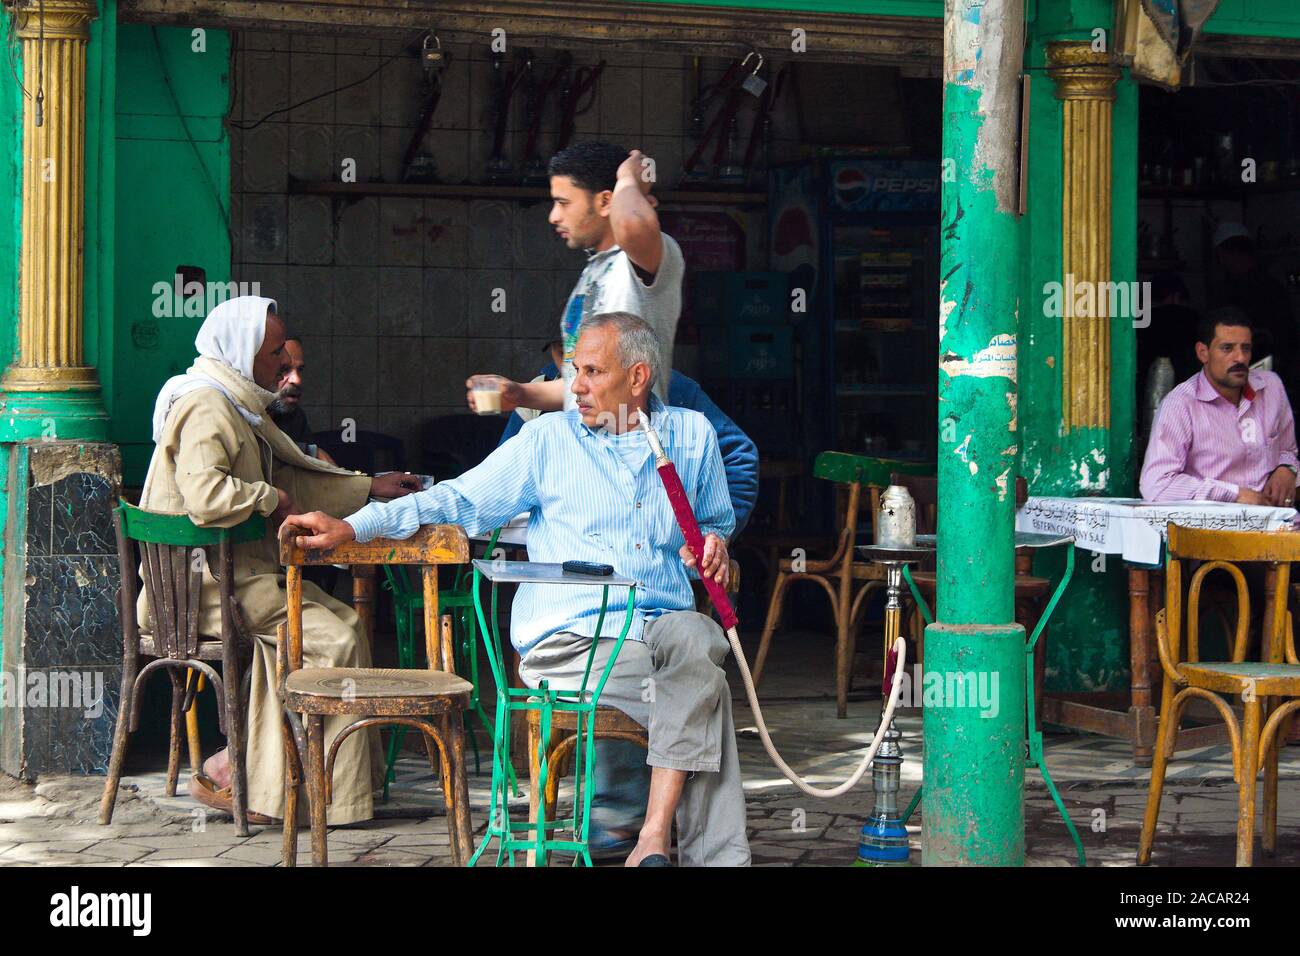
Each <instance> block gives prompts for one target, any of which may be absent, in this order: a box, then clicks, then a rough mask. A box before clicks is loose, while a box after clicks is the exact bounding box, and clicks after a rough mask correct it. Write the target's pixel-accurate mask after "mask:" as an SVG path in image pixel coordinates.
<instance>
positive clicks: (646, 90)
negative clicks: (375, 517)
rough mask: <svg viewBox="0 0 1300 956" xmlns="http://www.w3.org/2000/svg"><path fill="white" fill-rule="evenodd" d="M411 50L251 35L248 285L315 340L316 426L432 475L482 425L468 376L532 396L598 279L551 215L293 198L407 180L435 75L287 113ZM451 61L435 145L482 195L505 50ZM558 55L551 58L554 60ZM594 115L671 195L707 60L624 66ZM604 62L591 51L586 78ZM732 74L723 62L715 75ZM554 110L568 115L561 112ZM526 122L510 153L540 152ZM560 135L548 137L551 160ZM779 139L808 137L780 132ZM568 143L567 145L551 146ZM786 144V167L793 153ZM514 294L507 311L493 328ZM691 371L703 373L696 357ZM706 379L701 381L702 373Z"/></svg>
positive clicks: (242, 235)
mask: <svg viewBox="0 0 1300 956" xmlns="http://www.w3.org/2000/svg"><path fill="white" fill-rule="evenodd" d="M400 49H402V46H401V45H400V44H398V43H396V42H393V41H388V40H384V41H378V40H361V39H339V40H336V39H334V38H330V37H315V36H305V35H288V34H270V33H267V34H240V35H239V37H238V42H237V52H236V56H235V59H236V62H235V71H234V77H233V80H234V85H235V89H234V103H233V106H232V120H233V122H232V130H231V151H232V157H233V159H232V162H233V170H232V180H231V181H232V193H233V199H232V202H233V207H234V208H233V227H234V231H235V243H234V278H235V279H237V280H241V281H248V282H252V281H257V282H260V283H261V286H262V292H263V294H264V295H270V296H272V297H274V298H276V299H278V300H279V301H280V304H281V309H282V311H283V314H284V315H285V316H286V318H287V319H288V320H289V322H290V324H291V325H292V327H293V328H294V329H295V330H297V331H298V332H299V333H300V334H301V335H302V337H303V339H304V344H305V348H306V354H307V361H308V363H309V369H308V379H307V393H306V397H305V401H304V407H306V408H307V410H308V411H309V412H310V414H311V419H312V422H313V427H315V428H317V429H324V428H326V427H331V426H333V427H337V424H338V422H339V421H340V420H341V419H343V418H344V417H349V418H353V419H355V420H356V421H357V424H358V427H359V428H363V429H374V430H378V431H383V432H386V433H388V434H394V435H397V436H399V437H401V438H403V439H404V440H405V441H406V442H407V452H408V455H407V457H408V459H409V461H410V462H411V464H413V465H414V464H417V463H418V461H419V455H420V451H421V449H420V448H419V427H420V423H421V422H422V421H424V420H426V419H428V418H431V417H433V416H436V415H444V414H455V413H460V412H463V411H464V410H465V409H464V388H463V383H464V381H465V378H466V376H467V375H469V374H472V373H474V372H487V371H493V372H500V373H503V374H507V375H511V376H513V377H516V378H524V379H527V378H530V377H532V376H533V375H535V374H536V371H537V369H538V368H539V367H540V365H541V364H542V363H543V361H544V360H543V357H542V355H541V353H540V349H541V346H542V344H543V343H544V342H545V341H546V340H547V339H549V338H552V337H554V335H555V331H556V329H557V328H558V324H559V316H560V312H561V310H562V308H563V304H564V301H565V299H566V297H567V295H568V293H569V290H570V289H571V288H572V286H573V283H574V281H575V280H576V278H577V276H578V274H579V272H580V271H581V268H582V265H583V263H584V261H585V260H584V257H583V254H582V253H581V252H575V251H570V250H568V249H566V248H565V247H564V245H563V243H561V242H560V241H559V240H558V239H556V238H555V235H554V232H553V230H552V228H551V227H550V226H549V225H548V224H547V222H546V216H547V213H548V211H549V205H548V204H547V203H545V202H536V203H531V204H525V203H521V202H503V201H496V200H459V199H457V200H447V199H428V200H423V199H419V198H414V199H410V198H387V197H385V198H382V199H381V198H375V197H370V198H366V199H362V200H360V201H356V202H347V201H342V200H337V201H336V200H333V199H331V198H329V197H323V196H308V195H289V194H288V182H289V178H290V177H291V176H292V177H296V178H298V179H301V180H308V181H324V180H334V181H338V180H339V178H340V171H341V169H342V165H341V164H342V162H343V160H344V159H345V158H352V159H355V160H356V163H357V181H358V182H365V181H367V180H379V181H385V182H397V181H398V176H399V167H400V163H401V158H402V154H403V151H404V149H405V147H406V144H407V142H408V141H409V139H410V136H411V134H412V130H411V124H413V123H414V122H415V118H416V115H417V112H418V98H419V83H420V77H421V70H420V67H419V65H418V63H417V62H416V61H415V59H414V58H413V57H410V56H399V57H398V58H397V59H396V60H394V61H393V62H391V63H389V64H388V65H387V66H385V67H384V68H383V69H382V71H381V72H380V73H379V74H378V75H377V76H375V77H373V78H372V79H370V80H369V81H367V82H365V83H363V84H361V85H359V86H356V87H353V88H352V89H349V90H346V91H344V92H342V93H338V94H337V95H334V96H329V97H325V98H323V99H320V100H317V101H316V102H313V103H310V104H307V105H304V106H301V107H298V108H296V109H294V110H292V111H290V112H285V113H280V114H278V115H276V116H273V117H271V118H270V119H268V120H266V121H265V122H261V123H260V124H258V125H256V126H255V128H251V129H243V130H241V129H239V128H238V126H239V125H247V126H252V125H253V124H254V123H256V122H257V121H258V120H260V119H261V118H262V117H264V116H265V115H266V114H268V113H270V112H271V111H273V110H277V109H282V108H284V107H286V106H288V105H289V104H290V103H294V102H298V101H301V100H303V99H306V98H308V97H310V96H312V95H314V94H316V93H320V92H323V91H325V90H329V89H332V88H334V87H336V86H339V85H342V84H345V83H347V82H349V81H351V80H353V79H360V78H361V77H363V76H365V75H366V74H368V73H370V72H371V71H373V70H375V69H376V67H378V66H379V65H380V64H381V63H383V62H384V60H385V59H386V58H388V57H390V56H392V55H393V54H394V53H397V52H398V51H399V50H400ZM450 51H451V56H452V61H451V67H450V68H449V70H448V72H447V74H446V83H445V87H444V91H443V95H442V100H441V102H440V104H439V107H438V110H437V113H436V115H435V119H434V122H433V129H432V131H431V132H430V134H429V136H428V137H427V139H426V142H425V147H426V149H428V150H430V151H431V152H432V153H433V154H434V155H435V156H436V158H437V162H438V166H439V172H440V176H441V180H442V181H443V182H447V183H459V182H462V181H466V180H469V181H479V180H481V179H482V178H483V174H482V171H483V168H484V166H485V164H486V161H487V159H488V156H489V154H490V152H491V134H490V132H488V131H486V130H487V127H488V124H489V102H490V92H491V76H490V73H491V64H490V62H489V59H488V49H487V47H486V45H483V46H480V47H477V48H473V49H471V48H470V47H468V46H453V47H451V48H450ZM552 55H553V54H552V53H551V51H546V54H545V57H544V58H543V59H545V60H547V61H549V57H550V56H552ZM606 58H607V60H609V61H610V62H609V64H608V65H607V66H606V68H605V71H604V74H603V77H602V79H601V83H600V86H599V96H598V99H597V101H596V103H595V105H594V106H593V108H592V109H591V110H590V111H589V112H588V113H586V114H585V115H583V116H580V117H578V119H577V129H576V134H575V135H576V137H577V138H582V137H595V136H600V137H602V138H606V139H611V140H615V141H618V142H622V143H623V144H625V145H628V146H629V147H631V146H633V145H639V146H640V147H641V148H643V149H645V150H646V151H647V153H649V154H650V155H652V156H654V157H655V159H656V162H657V163H658V168H659V170H660V176H661V181H660V185H661V188H672V187H673V186H675V185H676V183H675V182H674V181H673V179H675V177H676V176H677V175H678V172H679V171H680V169H681V165H682V161H683V151H684V149H685V147H684V143H685V142H686V140H685V137H684V132H685V128H686V121H687V111H688V98H687V97H688V94H687V79H688V75H689V74H688V71H687V65H688V60H687V59H686V58H684V57H676V56H674V57H671V58H667V59H665V58H663V57H644V58H643V57H642V56H640V55H635V56H620V57H617V58H615V57H613V56H610V55H606ZM597 59H598V56H596V55H595V54H591V53H584V52H582V51H575V53H574V61H575V63H576V64H579V65H580V64H583V63H593V62H595V61H596V60H597ZM725 65H726V64H725V61H721V60H719V61H709V62H708V64H707V71H706V76H707V77H712V76H716V75H717V74H718V73H720V72H721V70H722V69H723V68H724V67H725ZM552 112H554V109H553V107H552ZM523 123H524V120H523V111H522V109H519V110H516V111H515V126H516V128H515V129H512V131H511V133H510V140H509V153H510V155H512V156H517V155H518V154H519V153H522V152H523V141H524V138H525V132H524V130H523V129H522V127H523ZM555 125H556V123H555V121H554V119H551V120H550V121H549V122H548V124H546V125H545V126H544V127H543V135H542V144H541V146H542V150H543V153H544V155H545V154H546V152H547V151H549V150H550V148H551V146H552V145H553V143H554V133H555V130H554V128H553V127H554V126H555ZM777 126H778V128H780V129H785V130H794V129H796V128H797V127H796V124H794V122H793V121H790V122H784V121H782V122H778V124H777ZM548 127H550V128H548ZM793 145H794V144H793V143H791V142H789V141H787V142H786V144H785V148H786V150H787V151H788V150H790V149H792V148H793ZM749 223H750V226H749V228H748V230H747V239H748V245H749V248H750V262H749V265H750V267H752V268H762V266H763V260H764V258H765V256H764V252H763V250H764V248H765V245H766V240H765V228H766V223H765V213H764V212H761V211H760V212H758V213H757V214H754V215H751V216H749ZM495 289H504V290H505V294H506V306H507V308H506V311H505V312H504V313H498V312H494V311H492V301H493V298H492V297H493V290H495ZM683 358H686V357H685V356H683ZM688 370H689V369H688Z"/></svg>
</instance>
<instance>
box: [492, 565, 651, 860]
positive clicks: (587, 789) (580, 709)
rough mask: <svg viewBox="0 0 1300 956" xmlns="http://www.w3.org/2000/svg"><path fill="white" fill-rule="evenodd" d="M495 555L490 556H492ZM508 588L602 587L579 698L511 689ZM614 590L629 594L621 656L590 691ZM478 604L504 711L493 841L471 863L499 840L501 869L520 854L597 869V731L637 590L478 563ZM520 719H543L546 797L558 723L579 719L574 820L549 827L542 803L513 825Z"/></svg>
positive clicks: (615, 579) (614, 580)
mask: <svg viewBox="0 0 1300 956" xmlns="http://www.w3.org/2000/svg"><path fill="white" fill-rule="evenodd" d="M488 553H489V554H490V553H491V549H490V548H489V552H488ZM484 578H486V579H487V580H488V581H490V582H492V604H491V610H492V621H491V624H489V623H488V620H487V617H486V615H485V613H484V610H483V594H482V588H481V586H480V585H481V583H482V581H483V579H484ZM501 584H551V585H572V586H583V585H585V586H587V587H593V586H596V587H600V588H601V589H602V590H601V598H600V614H599V616H598V617H597V618H596V630H595V636H594V637H593V638H592V641H591V651H590V652H589V653H588V655H587V666H586V668H585V670H584V672H583V675H582V683H581V684H580V685H579V687H578V689H577V690H554V689H552V688H551V687H549V686H548V682H547V681H542V682H541V685H540V686H539V687H537V688H536V689H535V690H534V689H531V688H526V687H525V688H516V687H511V686H510V683H509V680H508V679H507V675H506V669H505V657H504V656H503V655H502V651H501V635H500V632H499V630H498V628H497V592H498V588H499V585H501ZM611 587H625V588H627V614H626V616H625V617H624V620H623V629H622V631H621V632H620V633H619V635H618V639H617V643H615V645H614V651H613V653H612V654H611V655H610V657H609V661H608V662H607V663H606V665H605V669H604V670H603V671H601V674H600V677H599V679H598V680H597V682H596V687H595V689H594V690H588V689H587V684H588V682H589V680H590V678H591V666H592V662H593V661H594V660H595V657H596V642H597V641H598V640H599V638H600V633H601V627H602V626H603V625H604V622H605V611H606V608H607V606H608V602H609V589H610V588H611ZM471 593H472V594H473V598H474V610H475V613H476V615H477V617H478V623H479V629H480V631H481V632H482V634H483V646H484V647H485V648H486V649H487V655H488V663H489V665H490V666H491V668H492V678H493V680H494V681H495V682H496V688H497V706H496V715H495V716H496V727H495V731H494V733H493V747H492V803H491V814H490V816H489V822H488V827H487V833H486V834H485V835H484V837H483V842H482V843H480V844H479V847H478V849H477V850H475V851H474V856H473V857H471V859H470V861H469V865H470V866H474V865H475V864H476V863H477V862H478V859H479V857H481V856H482V855H483V852H484V851H485V850H486V849H487V848H488V846H489V845H490V844H491V843H492V841H493V840H494V839H495V840H499V841H500V844H499V846H498V848H497V858H496V865H497V866H500V865H501V864H502V862H503V861H505V860H506V859H507V858H508V860H509V865H510V866H514V865H515V854H516V853H518V852H524V853H530V854H532V855H533V860H534V862H535V865H537V866H545V865H546V860H547V856H548V854H550V853H554V852H556V851H561V852H568V853H572V854H574V858H573V864H574V865H575V866H576V865H577V864H578V863H579V862H583V863H585V864H586V865H587V866H591V854H590V852H589V851H588V849H587V841H588V835H589V824H590V817H591V798H592V795H593V794H594V793H595V789H596V787H595V785H596V778H595V767H596V750H595V744H596V736H595V734H594V733H593V731H594V729H595V723H596V710H597V707H598V706H599V702H600V694H601V691H603V690H604V689H605V682H606V681H608V680H609V675H610V674H611V673H612V672H613V670H614V664H615V662H616V661H617V660H618V654H619V651H620V650H622V648H623V641H624V640H625V639H626V638H627V632H628V631H629V630H630V629H631V626H632V611H633V609H634V607H635V600H636V582H635V581H632V580H631V579H629V578H623V577H619V576H618V575H609V576H603V577H602V576H595V575H581V574H572V573H569V572H566V571H563V570H562V569H561V566H560V565H558V564H542V563H532V562H528V561H500V560H483V559H479V560H476V561H474V575H473V580H472V584H471ZM519 711H525V712H526V711H540V712H541V716H540V718H539V721H538V722H539V724H540V734H539V744H538V752H537V753H536V754H535V755H530V759H533V760H535V761H537V765H538V768H539V769H538V774H537V784H536V785H537V787H538V788H539V789H540V790H542V791H545V789H546V786H547V780H548V778H549V775H550V770H551V768H550V766H549V761H548V755H547V753H546V742H547V741H548V740H550V738H551V725H552V719H553V716H554V714H555V713H556V712H559V711H566V712H570V713H573V714H574V715H575V738H576V742H575V746H574V749H573V754H574V757H573V778H574V787H575V792H574V799H573V813H572V814H571V815H570V816H567V817H565V818H564V819H560V820H547V819H546V801H545V800H537V801H535V803H536V805H537V811H536V815H535V817H534V818H532V819H525V820H523V821H512V820H511V819H510V801H509V796H510V775H511V769H510V725H511V717H512V716H513V715H514V714H515V713H517V712H519ZM565 830H567V831H568V834H569V835H568V837H567V838H564V837H562V836H560V834H559V833H557V831H565Z"/></svg>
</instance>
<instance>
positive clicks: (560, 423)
mask: <svg viewBox="0 0 1300 956" xmlns="http://www.w3.org/2000/svg"><path fill="white" fill-rule="evenodd" d="M659 356H660V346H659V343H658V340H657V339H656V337H655V334H654V332H653V330H651V328H650V327H649V325H647V324H646V323H645V321H644V320H642V319H640V318H638V317H636V316H633V315H629V314H627V313H606V314H601V315H596V316H592V317H591V318H589V319H587V320H584V322H583V323H582V327H581V329H580V335H579V340H578V345H577V349H576V354H575V359H576V365H577V377H576V379H575V380H574V384H573V393H574V395H575V396H576V397H577V408H576V409H572V410H570V411H567V412H564V413H562V414H553V415H543V416H541V417H540V418H538V419H535V420H534V421H531V422H528V423H527V424H526V425H525V426H524V427H523V429H522V430H521V431H520V432H519V434H518V436H516V438H515V439H514V440H512V441H509V442H506V443H505V444H503V445H502V446H500V447H499V448H497V450H496V451H494V452H493V453H492V454H491V455H489V456H488V457H487V459H485V460H484V461H483V463H482V464H480V465H479V466H477V467H476V468H472V469H470V470H469V471H467V472H466V473H465V474H463V475H461V476H460V477H459V478H454V479H452V480H450V481H444V482H441V483H439V484H438V485H436V486H435V487H434V488H432V489H430V490H428V491H424V492H417V493H416V494H413V495H408V496H406V497H404V498H400V499H397V500H394V501H390V502H386V503H371V504H369V505H367V506H365V507H364V508H362V509H361V510H360V511H358V512H357V513H356V514H354V515H351V516H349V517H348V518H347V519H346V520H344V521H338V520H337V519H334V518H331V517H330V516H328V515H325V514H322V513H312V514H308V515H301V516H299V517H297V518H295V519H294V521H295V522H296V523H298V524H300V525H303V526H304V527H306V528H307V529H309V530H311V531H313V532H315V533H314V534H313V535H311V536H306V537H303V538H300V539H299V542H298V543H299V545H300V546H302V547H308V548H329V547H335V546H337V545H338V544H341V543H343V542H345V541H349V540H352V539H353V538H355V539H356V540H358V541H369V540H370V539H372V538H375V537H393V538H404V537H409V536H410V535H411V534H412V533H414V531H415V530H416V529H417V528H418V527H419V526H420V525H423V524H442V523H450V524H459V525H462V526H464V527H465V529H466V530H467V531H469V532H470V533H471V534H480V533H483V532H486V531H489V530H491V529H492V528H494V527H498V526H500V525H502V524H504V523H505V522H506V521H508V520H509V519H510V518H511V517H513V516H514V515H516V514H518V513H519V512H521V511H529V512H530V518H529V523H528V556H529V558H530V559H531V560H534V561H543V562H561V561H567V560H572V559H578V560H585V561H594V562H598V563H602V564H610V565H613V567H614V570H615V571H616V572H617V573H618V574H621V575H623V576H625V577H628V578H631V579H633V580H635V581H636V582H637V586H636V591H637V594H636V611H635V617H634V619H633V622H632V627H631V630H630V631H629V632H628V638H629V639H628V641H627V643H626V644H625V645H624V647H623V649H622V651H621V652H620V655H619V660H618V663H617V664H616V666H615V668H614V671H613V674H612V675H611V677H610V680H609V682H608V683H607V684H606V685H605V690H604V693H603V694H602V697H601V703H603V704H609V705H611V706H614V707H618V708H619V709H620V710H622V711H624V712H625V713H627V714H628V715H629V716H631V717H632V718H633V719H635V720H637V721H638V722H639V723H641V724H642V726H644V727H646V729H647V731H648V733H649V742H650V746H649V754H648V756H647V760H646V762H647V763H648V764H649V765H650V766H651V768H652V770H651V778H650V793H649V799H648V801H647V806H646V816H645V822H644V824H643V825H642V827H641V831H640V834H639V836H638V839H637V843H636V846H635V848H634V849H633V850H632V853H631V855H630V856H629V857H628V859H627V864H628V865H629V866H638V865H648V866H662V865H667V860H668V853H669V840H670V836H671V831H672V820H673V817H674V814H675V815H676V817H677V830H678V854H679V860H680V861H681V862H682V863H683V864H687V865H701V866H709V865H712V866H719V865H720V866H727V865H745V864H748V862H749V845H748V843H747V841H746V839H745V801H744V792H743V789H742V787H741V779H740V763H739V759H738V755H737V752H736V740H735V731H734V728H733V726H732V719H731V692H730V689H729V687H728V685H727V679H726V675H725V673H724V671H723V669H722V667H721V664H722V662H723V660H724V659H725V657H726V654H727V651H728V646H727V641H726V638H725V636H724V635H723V633H722V629H721V628H720V627H718V625H717V624H716V623H715V622H714V621H713V620H712V619H711V618H708V617H706V616H704V615H702V614H697V613H696V612H695V611H693V610H691V608H692V606H693V600H692V594H691V587H690V582H689V579H688V577H687V570H686V569H687V567H691V566H694V564H695V561H694V559H693V558H692V557H691V556H690V553H689V551H688V550H687V549H686V547H685V543H684V540H683V537H682V533H681V530H680V529H679V528H678V526H677V522H676V519H675V518H674V516H673V512H672V508H671V506H670V505H669V503H668V498H667V496H666V495H665V493H664V490H663V487H662V485H661V484H660V481H659V476H658V473H657V471H656V469H655V462H654V456H653V455H652V453H651V451H650V447H649V443H648V442H647V441H646V436H645V432H644V431H643V430H642V429H641V428H639V427H637V426H638V424H639V422H640V419H641V416H642V415H649V416H650V420H651V422H652V423H653V425H654V427H655V429H656V431H657V432H658V433H659V435H660V437H661V439H662V440H663V443H664V447H665V450H666V451H667V453H668V455H669V457H670V458H672V460H673V462H674V464H675V465H676V466H677V470H678V474H679V475H680V476H681V479H682V484H683V485H684V487H685V488H686V491H687V494H688V496H689V497H690V499H691V502H692V505H693V506H694V509H695V513H696V517H697V519H698V520H699V523H700V529H701V531H703V532H704V534H705V548H704V554H703V562H702V566H701V568H700V569H699V573H701V574H705V575H708V576H710V577H712V578H714V579H715V580H717V581H718V582H719V583H721V584H724V585H725V584H726V580H727V574H728V569H729V564H728V556H727V545H726V542H727V538H728V537H729V536H730V534H731V532H732V530H733V529H734V527H735V515H734V513H733V511H732V507H731V499H730V495H729V493H728V490H727V481H726V474H725V471H724V470H723V466H722V457H721V455H720V454H719V452H718V443H717V436H716V435H715V433H714V431H713V427H712V425H710V424H709V421H708V419H706V418H705V417H704V416H703V415H701V414H699V413H698V412H693V411H690V410H688V409H682V408H671V407H667V406H664V405H663V403H662V402H660V400H659V399H658V398H657V397H656V396H655V395H653V393H652V391H651V389H652V386H653V384H654V379H655V375H656V373H657V371H658V370H659V368H660V367H661V366H660V358H659ZM599 594H600V592H599V589H597V588H586V587H577V588H574V587H563V586H559V585H528V584H525V585H521V586H520V587H519V590H518V593H517V594H516V596H515V600H514V605H513V610H512V613H511V641H512V643H513V644H514V646H515V648H516V649H517V650H518V651H519V653H520V654H521V655H522V661H521V664H520V677H521V678H522V679H523V680H524V682H525V683H526V684H528V685H529V686H534V687H535V686H537V684H538V683H539V682H540V681H541V680H543V679H545V680H548V681H549V682H550V685H551V686H552V687H556V688H565V687H572V688H574V689H576V688H577V686H578V684H579V682H580V680H581V677H582V673H583V670H584V667H585V664H586V658H587V653H588V651H589V649H590V646H591V637H592V634H593V632H594V630H595V622H596V617H597V615H598V613H599ZM620 600H622V601H625V600H626V595H624V596H623V597H622V599H620V597H619V595H618V594H617V593H611V595H610V604H611V606H613V607H618V606H619V604H620ZM613 644H614V640H613V637H608V638H602V640H601V641H600V642H599V646H598V648H597V654H596V661H595V663H594V665H593V672H595V673H598V672H599V670H600V669H601V668H602V667H603V665H604V663H605V662H606V661H607V660H608V655H609V652H610V651H611V650H612V645H613Z"/></svg>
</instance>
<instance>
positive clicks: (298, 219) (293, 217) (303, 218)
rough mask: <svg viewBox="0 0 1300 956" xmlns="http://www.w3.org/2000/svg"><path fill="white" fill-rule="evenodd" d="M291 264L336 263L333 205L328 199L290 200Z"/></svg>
mask: <svg viewBox="0 0 1300 956" xmlns="http://www.w3.org/2000/svg"><path fill="white" fill-rule="evenodd" d="M289 261H290V262H291V263H293V264H295V265H325V264H328V263H331V262H333V261H334V203H333V202H332V201H331V200H330V198H329V197H328V196H290V197H289Z"/></svg>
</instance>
